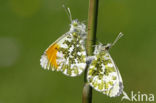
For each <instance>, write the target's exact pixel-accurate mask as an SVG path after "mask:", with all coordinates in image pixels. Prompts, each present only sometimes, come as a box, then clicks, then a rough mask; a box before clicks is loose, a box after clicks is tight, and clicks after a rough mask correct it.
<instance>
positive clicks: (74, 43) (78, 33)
mask: <svg viewBox="0 0 156 103" xmlns="http://www.w3.org/2000/svg"><path fill="white" fill-rule="evenodd" d="M67 10H68V15H69V17H70V20H71V24H70V30H69V31H68V32H67V33H65V34H63V35H62V36H61V37H60V38H58V39H57V40H56V41H55V42H54V43H52V44H51V45H50V46H49V47H48V49H47V50H45V52H44V54H43V55H42V57H41V59H40V64H41V66H42V67H43V68H44V69H48V70H53V71H61V72H62V73H63V74H65V75H67V76H71V77H74V76H78V75H80V74H81V73H82V72H83V71H84V69H85V68H86V50H85V42H84V41H85V38H86V26H85V24H83V23H82V22H79V21H78V20H72V16H71V12H70V9H69V8H68V9H67Z"/></svg>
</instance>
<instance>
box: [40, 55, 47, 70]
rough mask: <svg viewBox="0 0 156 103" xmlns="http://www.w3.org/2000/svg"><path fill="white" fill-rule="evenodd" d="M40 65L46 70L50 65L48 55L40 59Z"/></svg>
mask: <svg viewBox="0 0 156 103" xmlns="http://www.w3.org/2000/svg"><path fill="white" fill-rule="evenodd" d="M40 65H41V66H42V68H44V69H46V68H47V65H48V59H47V56H46V55H42V56H41V59H40Z"/></svg>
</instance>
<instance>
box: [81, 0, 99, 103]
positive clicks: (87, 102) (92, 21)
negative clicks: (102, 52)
mask: <svg viewBox="0 0 156 103" xmlns="http://www.w3.org/2000/svg"><path fill="white" fill-rule="evenodd" d="M98 2H99V0H89V11H88V35H87V42H86V49H87V55H88V56H91V55H93V51H94V48H93V45H95V43H96V31H97V18H98ZM87 71H88V65H87V67H86V69H85V75H84V87H83V93H82V103H92V88H91V87H90V86H89V84H88V83H87V78H86V77H87Z"/></svg>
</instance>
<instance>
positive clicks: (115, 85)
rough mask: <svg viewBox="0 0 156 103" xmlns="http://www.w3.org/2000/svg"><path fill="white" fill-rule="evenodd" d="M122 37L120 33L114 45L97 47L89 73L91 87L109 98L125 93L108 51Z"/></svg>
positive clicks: (88, 78)
mask: <svg viewBox="0 0 156 103" xmlns="http://www.w3.org/2000/svg"><path fill="white" fill-rule="evenodd" d="M122 36H123V34H122V33H120V34H119V35H118V37H117V38H116V40H115V41H114V42H113V44H110V43H108V44H107V45H103V44H102V43H100V44H99V45H96V46H95V49H94V56H92V60H91V62H90V65H89V68H88V71H87V80H88V83H89V84H90V86H91V87H93V88H94V89H95V90H96V91H99V92H102V93H103V94H106V95H108V96H109V97H116V96H119V95H120V94H122V92H123V82H122V78H121V75H120V72H119V70H118V68H117V66H116V65H115V63H114V61H113V59H112V57H111V56H110V54H109V51H108V50H109V49H110V48H111V47H112V46H113V45H114V44H115V43H116V42H117V41H118V40H119V38H121V37H122Z"/></svg>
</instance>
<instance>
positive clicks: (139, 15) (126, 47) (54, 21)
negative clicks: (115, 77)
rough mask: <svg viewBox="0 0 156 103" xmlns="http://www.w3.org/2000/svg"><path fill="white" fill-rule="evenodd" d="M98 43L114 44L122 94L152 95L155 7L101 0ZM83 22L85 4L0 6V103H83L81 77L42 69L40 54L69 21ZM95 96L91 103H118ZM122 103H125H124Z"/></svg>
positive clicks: (155, 87) (17, 0) (28, 1)
mask: <svg viewBox="0 0 156 103" xmlns="http://www.w3.org/2000/svg"><path fill="white" fill-rule="evenodd" d="M99 1H100V2H99V3H100V4H99V20H98V33H97V38H98V40H99V41H101V42H102V43H105V44H106V43H108V42H112V41H113V40H114V39H115V37H116V36H117V35H118V33H119V32H123V33H124V34H125V35H124V37H123V38H122V39H121V40H120V41H119V42H118V43H117V44H116V45H115V46H114V47H113V48H112V49H111V50H110V53H111V55H112V57H113V59H114V61H115V62H116V64H117V65H118V67H119V70H120V73H121V75H122V78H123V81H124V86H125V89H124V90H125V91H126V92H127V94H128V95H130V92H131V91H134V92H135V93H137V92H138V91H140V92H141V93H146V94H150V93H152V94H156V82H155V78H156V66H155V62H156V46H155V44H156V6H155V4H156V1H155V0H99ZM62 4H65V5H66V6H68V7H70V9H71V12H72V16H73V18H77V19H79V20H80V21H86V22H85V23H86V24H87V18H88V17H87V14H88V5H89V0H0V103H81V94H82V88H83V76H84V74H83V75H81V76H79V77H76V78H70V77H66V76H64V75H63V74H62V73H58V72H51V71H45V70H43V69H42V68H41V66H40V57H41V55H42V54H43V52H44V50H45V49H46V48H47V47H48V46H49V45H50V44H51V43H52V42H54V41H55V40H56V39H57V38H58V37H59V36H61V35H62V34H63V33H65V32H67V31H68V30H69V24H70V21H69V18H68V16H67V14H66V12H65V10H64V8H62ZM121 97H122V96H120V97H117V98H109V97H107V96H105V95H103V94H102V93H99V92H96V91H94V90H93V103H117V102H120V101H121ZM124 103H129V102H128V101H127V100H125V101H124Z"/></svg>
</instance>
